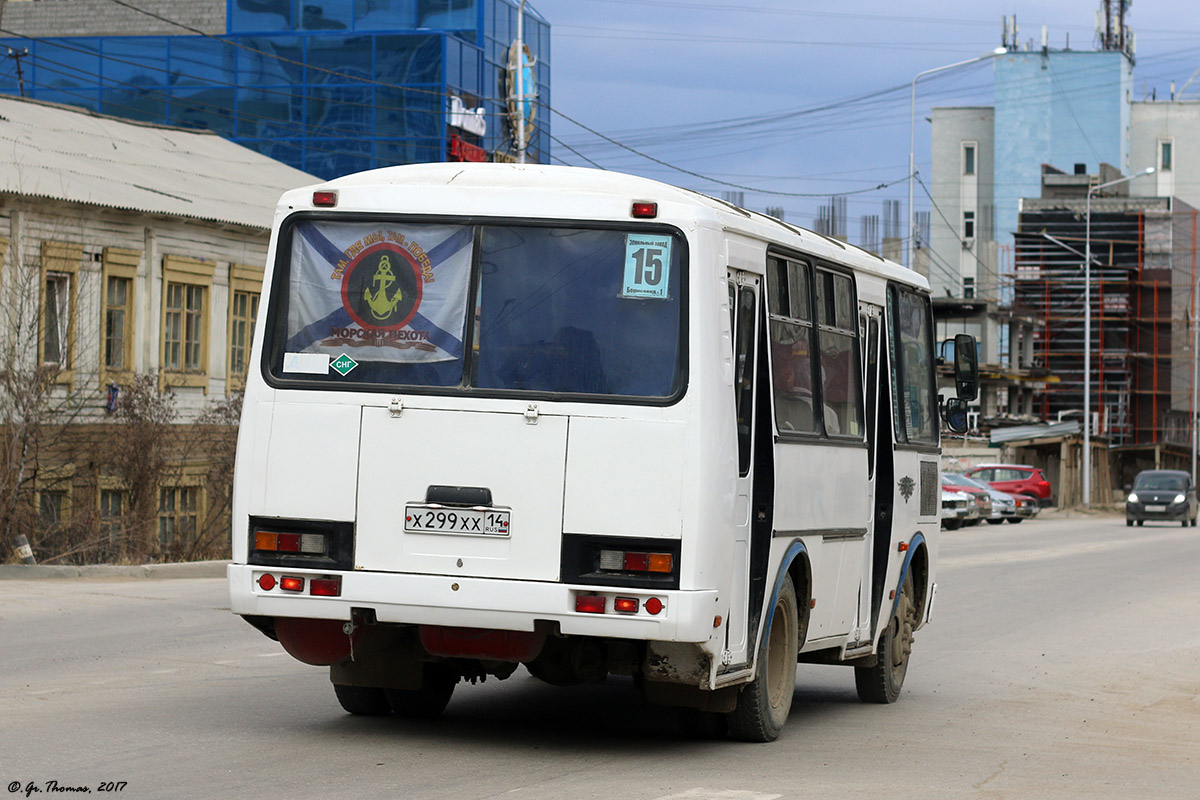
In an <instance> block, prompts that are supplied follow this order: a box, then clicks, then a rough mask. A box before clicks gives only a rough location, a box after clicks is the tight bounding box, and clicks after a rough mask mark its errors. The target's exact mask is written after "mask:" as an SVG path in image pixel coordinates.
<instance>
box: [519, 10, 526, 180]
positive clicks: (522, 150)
mask: <svg viewBox="0 0 1200 800" xmlns="http://www.w3.org/2000/svg"><path fill="white" fill-rule="evenodd" d="M526 2H528V0H521V5H520V6H518V7H517V47H516V50H517V70H516V72H517V86H516V89H517V163H518V164H524V163H525V3H526Z"/></svg>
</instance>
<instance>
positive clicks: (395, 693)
mask: <svg viewBox="0 0 1200 800" xmlns="http://www.w3.org/2000/svg"><path fill="white" fill-rule="evenodd" d="M457 683H458V675H456V674H455V673H453V672H451V671H450V670H448V669H447V668H446V667H444V666H442V665H440V664H426V665H425V680H424V683H423V684H422V685H421V688H420V689H387V690H386V693H387V700H388V703H389V704H390V705H391V707H392V713H393V714H395V715H396V716H398V717H409V718H411V719H433V718H434V717H437V716H440V715H441V713H442V712H443V711H445V710H446V705H447V704H448V703H449V702H450V695H452V694H454V686H455V685H456V684H457Z"/></svg>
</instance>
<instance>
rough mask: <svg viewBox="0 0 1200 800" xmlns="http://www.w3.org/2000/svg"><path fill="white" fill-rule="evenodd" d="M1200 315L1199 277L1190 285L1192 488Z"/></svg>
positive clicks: (1195, 438)
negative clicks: (1199, 317) (1198, 315)
mask: <svg viewBox="0 0 1200 800" xmlns="http://www.w3.org/2000/svg"><path fill="white" fill-rule="evenodd" d="M1197 314H1200V276H1197V277H1196V281H1195V283H1193V284H1192V423H1191V424H1192V486H1195V485H1196V449H1197V444H1198V439H1197V435H1198V433H1200V432H1198V431H1197V430H1196V389H1197V388H1200V357H1198V356H1197V355H1196V352H1197V351H1198V350H1200V322H1197V320H1196V315H1197Z"/></svg>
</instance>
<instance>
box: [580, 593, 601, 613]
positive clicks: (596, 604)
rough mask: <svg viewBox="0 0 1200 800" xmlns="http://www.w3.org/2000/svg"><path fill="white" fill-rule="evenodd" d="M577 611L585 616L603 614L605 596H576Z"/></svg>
mask: <svg viewBox="0 0 1200 800" xmlns="http://www.w3.org/2000/svg"><path fill="white" fill-rule="evenodd" d="M575 610H576V611H579V612H582V613H584V614H603V613H604V595H602V594H579V595H575Z"/></svg>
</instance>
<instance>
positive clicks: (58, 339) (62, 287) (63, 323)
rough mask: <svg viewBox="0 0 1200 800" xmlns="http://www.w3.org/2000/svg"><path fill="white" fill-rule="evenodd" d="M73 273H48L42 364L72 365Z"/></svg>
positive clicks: (43, 322)
mask: <svg viewBox="0 0 1200 800" xmlns="http://www.w3.org/2000/svg"><path fill="white" fill-rule="evenodd" d="M71 277H72V276H71V275H70V274H69V273H65V272H47V273H46V284H45V292H44V294H43V301H44V306H43V308H42V363H43V364H54V365H56V366H58V367H61V368H63V369H67V368H68V367H70V366H71V364H70V348H69V339H68V337H69V335H70V326H71Z"/></svg>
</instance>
